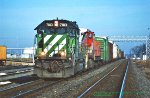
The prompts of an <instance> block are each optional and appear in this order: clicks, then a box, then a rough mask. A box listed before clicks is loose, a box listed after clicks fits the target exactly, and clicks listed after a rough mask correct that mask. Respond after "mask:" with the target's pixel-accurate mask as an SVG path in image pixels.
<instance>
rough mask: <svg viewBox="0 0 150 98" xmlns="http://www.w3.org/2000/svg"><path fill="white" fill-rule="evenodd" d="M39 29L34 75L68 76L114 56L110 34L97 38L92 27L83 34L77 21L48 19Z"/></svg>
mask: <svg viewBox="0 0 150 98" xmlns="http://www.w3.org/2000/svg"><path fill="white" fill-rule="evenodd" d="M35 30H36V31H37V33H36V35H35V50H36V51H35V68H34V74H36V75H37V76H38V77H41V78H66V77H70V76H72V75H74V74H76V73H77V72H80V71H85V70H88V69H90V68H93V67H95V66H97V65H100V62H104V63H106V62H110V61H112V59H113V56H114V55H113V52H114V50H113V47H114V44H112V43H110V42H109V41H108V37H105V38H103V37H95V34H94V32H92V31H90V30H88V29H85V30H86V31H84V32H82V34H80V30H79V27H78V25H77V23H76V22H74V21H69V20H62V19H61V20H60V19H54V20H45V21H43V22H42V23H41V24H39V25H38V26H37V27H36V28H35ZM80 36H82V37H80ZM116 51H117V52H116V53H117V55H119V54H118V48H116Z"/></svg>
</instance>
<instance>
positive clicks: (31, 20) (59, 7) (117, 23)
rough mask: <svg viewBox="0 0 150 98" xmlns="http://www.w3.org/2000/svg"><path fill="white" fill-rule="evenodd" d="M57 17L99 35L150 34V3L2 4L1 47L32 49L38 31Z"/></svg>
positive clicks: (25, 0) (9, 0)
mask: <svg viewBox="0 0 150 98" xmlns="http://www.w3.org/2000/svg"><path fill="white" fill-rule="evenodd" d="M56 17H58V18H60V19H67V20H71V21H77V23H78V25H79V27H83V28H89V29H90V30H92V31H94V32H95V34H96V35H103V36H112V35H128V36H130V35H133V36H137V35H139V36H142V35H143V36H145V35H148V34H150V30H148V29H147V28H149V27H150V0H0V44H1V45H7V46H8V47H31V46H32V45H33V38H34V35H35V31H34V28H35V27H36V26H37V25H38V24H40V23H41V22H42V21H43V20H50V19H56Z"/></svg>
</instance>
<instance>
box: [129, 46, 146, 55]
mask: <svg viewBox="0 0 150 98" xmlns="http://www.w3.org/2000/svg"><path fill="white" fill-rule="evenodd" d="M131 50H132V53H133V54H135V55H136V57H141V56H142V55H145V54H146V44H142V45H140V46H135V47H133V48H132V49H131Z"/></svg>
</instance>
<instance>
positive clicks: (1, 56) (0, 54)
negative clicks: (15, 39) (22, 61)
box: [0, 46, 6, 65]
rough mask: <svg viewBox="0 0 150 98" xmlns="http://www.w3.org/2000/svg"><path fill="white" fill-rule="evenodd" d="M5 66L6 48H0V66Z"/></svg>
mask: <svg viewBox="0 0 150 98" xmlns="http://www.w3.org/2000/svg"><path fill="white" fill-rule="evenodd" d="M5 64H6V46H0V65H5Z"/></svg>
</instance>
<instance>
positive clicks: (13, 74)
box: [0, 67, 33, 82]
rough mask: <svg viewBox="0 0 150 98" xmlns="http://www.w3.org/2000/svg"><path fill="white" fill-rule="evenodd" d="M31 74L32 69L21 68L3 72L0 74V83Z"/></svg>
mask: <svg viewBox="0 0 150 98" xmlns="http://www.w3.org/2000/svg"><path fill="white" fill-rule="evenodd" d="M32 74H33V67H30V68H21V69H13V70H5V71H1V72H0V82H2V81H7V80H9V79H13V78H19V77H23V76H27V75H32Z"/></svg>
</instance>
